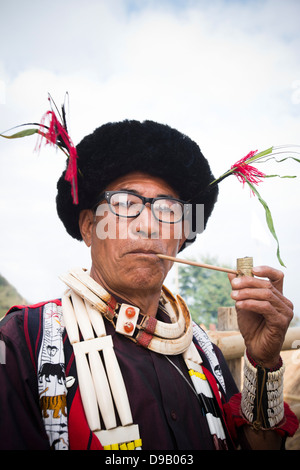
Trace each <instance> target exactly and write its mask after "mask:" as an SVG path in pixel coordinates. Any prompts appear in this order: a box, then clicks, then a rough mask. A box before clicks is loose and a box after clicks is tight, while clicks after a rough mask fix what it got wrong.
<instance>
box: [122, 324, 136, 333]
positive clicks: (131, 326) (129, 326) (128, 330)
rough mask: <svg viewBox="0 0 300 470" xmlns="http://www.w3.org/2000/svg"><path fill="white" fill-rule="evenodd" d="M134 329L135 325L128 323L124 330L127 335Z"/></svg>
mask: <svg viewBox="0 0 300 470" xmlns="http://www.w3.org/2000/svg"><path fill="white" fill-rule="evenodd" d="M133 328H134V326H133V323H131V321H127V322H126V323H124V330H125V331H126V333H131V332H132V330H133Z"/></svg>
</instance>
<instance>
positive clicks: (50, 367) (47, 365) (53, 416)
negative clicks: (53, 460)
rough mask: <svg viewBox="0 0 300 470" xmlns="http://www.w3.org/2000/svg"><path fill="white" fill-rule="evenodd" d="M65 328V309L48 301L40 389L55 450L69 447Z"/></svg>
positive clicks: (40, 358)
mask: <svg viewBox="0 0 300 470" xmlns="http://www.w3.org/2000/svg"><path fill="white" fill-rule="evenodd" d="M63 331H64V326H63V324H62V308H61V307H60V306H58V305H56V304H55V303H53V302H50V303H47V304H45V306H44V310H43V337H42V343H41V349H40V351H39V357H38V389H39V396H40V407H41V410H42V418H43V421H44V425H45V429H46V433H47V435H48V438H49V442H50V447H51V448H53V449H55V450H67V449H68V448H69V437H68V418H67V398H66V396H67V388H66V378H65V357H64V348H63V339H62V335H63Z"/></svg>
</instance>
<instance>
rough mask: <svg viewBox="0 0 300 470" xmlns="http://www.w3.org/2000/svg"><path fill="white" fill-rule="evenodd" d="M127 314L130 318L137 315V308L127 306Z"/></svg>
mask: <svg viewBox="0 0 300 470" xmlns="http://www.w3.org/2000/svg"><path fill="white" fill-rule="evenodd" d="M125 315H126V317H128V318H133V317H134V316H135V310H134V308H132V307H127V308H126V310H125Z"/></svg>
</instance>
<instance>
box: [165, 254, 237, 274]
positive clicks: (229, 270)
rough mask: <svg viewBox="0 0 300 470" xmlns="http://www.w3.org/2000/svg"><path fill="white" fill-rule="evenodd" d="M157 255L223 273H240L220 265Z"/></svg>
mask: <svg viewBox="0 0 300 470" xmlns="http://www.w3.org/2000/svg"><path fill="white" fill-rule="evenodd" d="M157 256H158V258H161V259H166V260H168V261H174V262H176V263H182V264H189V265H191V266H198V267H199V268H206V269H213V270H215V271H222V272H224V273H230V274H235V275H238V274H240V272H239V271H235V270H234V269H229V268H222V267H220V266H213V265H211V264H204V263H198V262H196V261H188V260H185V259H180V258H174V257H173V256H167V255H161V254H158V255H157Z"/></svg>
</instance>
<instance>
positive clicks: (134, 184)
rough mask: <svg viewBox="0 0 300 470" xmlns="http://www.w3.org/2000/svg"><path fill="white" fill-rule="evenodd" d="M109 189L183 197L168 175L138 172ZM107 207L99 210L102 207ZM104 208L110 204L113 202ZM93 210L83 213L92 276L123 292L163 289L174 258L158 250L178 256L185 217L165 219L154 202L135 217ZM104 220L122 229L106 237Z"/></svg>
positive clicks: (109, 224)
mask: <svg viewBox="0 0 300 470" xmlns="http://www.w3.org/2000/svg"><path fill="white" fill-rule="evenodd" d="M106 190H107V191H120V190H127V191H133V192H135V193H136V194H138V195H141V196H144V197H150V198H152V197H159V196H166V197H172V198H178V194H177V193H176V191H174V189H173V188H171V187H170V186H169V185H168V184H167V183H166V182H165V181H164V180H162V179H160V178H156V177H153V176H150V175H147V174H144V173H138V172H135V173H130V174H127V175H126V176H124V177H121V178H119V179H117V180H115V181H114V182H113V183H111V184H110V185H109V186H108V187H107V188H106ZM104 204H106V203H105V202H104ZM101 206H102V205H100V206H99V209H100V211H99V210H97V212H96V214H98V213H99V212H101V209H102V207H101ZM103 207H106V208H107V205H104V206H103ZM91 214H92V212H91V211H82V213H81V217H80V227H81V231H82V234H83V239H84V240H85V242H86V244H87V245H88V246H91V256H92V269H91V275H92V276H93V277H94V278H95V279H96V280H97V281H98V282H99V283H100V284H102V285H103V286H104V287H105V288H107V289H108V290H110V291H111V292H115V293H118V294H119V295H120V296H121V295H122V293H123V294H127V293H130V292H132V291H134V290H139V291H140V290H141V289H146V290H147V292H151V291H153V292H157V291H158V290H160V289H161V286H162V284H163V281H164V279H165V277H166V275H167V273H168V271H169V269H170V268H171V266H172V263H170V262H168V261H165V260H161V259H159V258H158V257H157V256H156V254H157V253H161V254H165V255H169V256H176V254H177V253H178V250H179V248H180V246H181V245H182V243H183V242H184V239H183V238H182V237H181V232H182V222H178V223H176V224H168V223H164V222H159V221H158V220H156V219H155V217H154V216H153V214H152V212H151V207H150V205H149V204H147V205H146V206H145V208H144V209H143V211H142V212H141V213H140V214H139V215H138V216H137V217H135V218H126V217H118V216H116V215H115V214H113V213H112V212H111V211H110V210H106V211H105V214H103V211H102V215H101V216H97V215H96V217H94V214H93V215H91ZM104 225H107V227H109V226H110V227H115V228H116V230H115V231H112V232H111V233H108V234H107V235H108V236H107V237H106V238H105V237H103V235H102V236H101V234H100V231H99V229H100V228H101V227H102V229H103V226H104ZM99 235H100V236H101V238H99Z"/></svg>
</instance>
